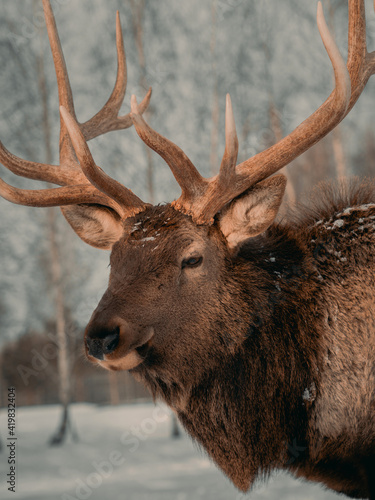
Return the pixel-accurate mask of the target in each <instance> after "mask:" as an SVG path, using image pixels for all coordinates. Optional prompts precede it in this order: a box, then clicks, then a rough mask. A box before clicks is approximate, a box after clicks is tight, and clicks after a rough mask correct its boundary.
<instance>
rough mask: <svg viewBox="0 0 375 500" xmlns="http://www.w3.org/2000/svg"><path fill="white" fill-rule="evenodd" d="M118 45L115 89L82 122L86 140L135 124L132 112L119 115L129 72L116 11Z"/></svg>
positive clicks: (144, 104)
mask: <svg viewBox="0 0 375 500" xmlns="http://www.w3.org/2000/svg"><path fill="white" fill-rule="evenodd" d="M116 47H117V76H116V83H115V86H114V88H113V91H112V93H111V95H110V97H109V99H108V101H107V102H106V103H105V104H104V106H103V107H102V109H101V110H100V111H99V112H98V113H96V115H94V116H93V117H92V118H90V120H87V121H86V122H85V123H82V124H81V130H82V132H83V135H84V137H85V139H86V141H89V140H90V139H93V138H94V137H97V136H98V135H102V134H105V133H107V132H110V131H112V130H121V129H125V128H129V127H131V126H132V125H133V122H132V119H131V117H130V113H128V114H126V115H123V116H118V113H119V111H120V108H121V105H122V102H123V100H124V97H125V92H126V84H127V72H126V56H125V49H124V40H123V36H122V29H121V21H120V14H119V12H118V11H117V13H116ZM151 92H152V90H151V87H150V88H149V89H148V92H147V94H146V96H145V97H144V98H143V100H142V102H141V103H140V105H139V109H140V113H141V114H142V113H144V111H146V109H147V107H148V105H149V103H150V99H151Z"/></svg>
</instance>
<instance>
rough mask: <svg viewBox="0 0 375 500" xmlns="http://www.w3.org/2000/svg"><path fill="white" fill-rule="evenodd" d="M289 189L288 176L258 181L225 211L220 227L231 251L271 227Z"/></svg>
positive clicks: (277, 176) (280, 175) (221, 217)
mask: <svg viewBox="0 0 375 500" xmlns="http://www.w3.org/2000/svg"><path fill="white" fill-rule="evenodd" d="M285 186H286V177H285V176H284V175H282V174H279V175H274V176H273V177H270V178H269V179H266V180H264V181H262V182H258V184H256V185H255V186H254V187H253V188H252V189H251V190H250V191H248V192H247V193H246V194H244V195H242V196H241V197H240V198H236V199H235V200H233V201H232V202H231V203H230V204H229V205H228V206H227V207H226V208H225V209H224V210H223V211H222V214H221V216H220V220H219V225H220V229H221V232H222V233H223V235H224V236H225V238H226V240H227V243H228V246H229V248H235V247H237V246H238V245H240V244H241V243H242V242H243V241H244V240H247V239H248V238H251V237H253V236H257V235H258V234H260V233H263V232H264V231H265V230H266V229H268V228H269V226H270V225H271V224H272V222H273V221H274V220H275V217H276V215H277V212H278V211H279V208H280V205H281V201H282V198H283V195H284V191H285Z"/></svg>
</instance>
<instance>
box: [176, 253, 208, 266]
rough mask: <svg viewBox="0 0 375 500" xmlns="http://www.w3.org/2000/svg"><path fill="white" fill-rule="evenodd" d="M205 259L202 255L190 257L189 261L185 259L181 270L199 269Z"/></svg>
mask: <svg viewBox="0 0 375 500" xmlns="http://www.w3.org/2000/svg"><path fill="white" fill-rule="evenodd" d="M202 260H203V257H201V256H200V255H197V256H193V257H189V258H188V259H184V260H183V261H182V264H181V268H182V269H184V267H198V266H200V265H201V264H202Z"/></svg>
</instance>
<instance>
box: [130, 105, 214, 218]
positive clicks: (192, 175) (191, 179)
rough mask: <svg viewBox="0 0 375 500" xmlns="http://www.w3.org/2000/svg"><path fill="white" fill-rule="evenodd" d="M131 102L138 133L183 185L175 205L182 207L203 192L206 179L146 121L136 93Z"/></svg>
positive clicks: (174, 145)
mask: <svg viewBox="0 0 375 500" xmlns="http://www.w3.org/2000/svg"><path fill="white" fill-rule="evenodd" d="M130 102H131V113H130V116H131V118H132V120H133V124H134V127H135V130H136V131H137V134H138V135H139V137H140V138H141V139H142V141H143V142H145V143H146V144H147V146H149V147H150V148H151V149H153V150H154V151H156V153H158V154H159V155H160V156H161V157H162V158H163V159H164V161H165V162H166V163H167V164H168V165H169V168H170V169H171V171H172V173H173V175H174V177H175V179H176V181H177V182H178V184H179V185H180V187H181V190H182V195H181V197H180V198H179V200H178V201H177V205H175V207H176V208H179V207H180V205H181V207H182V206H183V205H184V203H185V202H187V200H190V199H191V198H192V197H196V196H198V194H199V193H201V192H202V190H203V189H204V184H205V183H206V181H205V179H204V178H203V177H202V176H201V175H200V173H199V172H198V170H197V169H196V168H195V166H194V165H193V164H192V162H191V161H190V159H189V158H188V157H187V156H186V154H185V153H184V152H183V151H182V149H180V148H179V147H178V146H176V144H174V143H173V142H172V141H169V140H168V139H166V138H165V137H163V136H162V135H161V134H158V133H157V132H156V131H155V130H153V129H152V128H151V127H150V126H149V125H148V124H147V123H146V122H145V120H144V119H143V116H141V114H140V109H139V106H138V104H137V99H136V97H135V95H132V97H131V101H130ZM175 203H176V202H175Z"/></svg>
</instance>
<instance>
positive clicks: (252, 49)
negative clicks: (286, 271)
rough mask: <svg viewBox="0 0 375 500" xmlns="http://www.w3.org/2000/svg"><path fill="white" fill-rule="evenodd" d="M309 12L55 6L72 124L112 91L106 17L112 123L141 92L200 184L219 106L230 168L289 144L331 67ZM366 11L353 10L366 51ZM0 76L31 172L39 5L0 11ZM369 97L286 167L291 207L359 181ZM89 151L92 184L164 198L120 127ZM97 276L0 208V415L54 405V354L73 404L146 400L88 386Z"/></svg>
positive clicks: (374, 44)
mask: <svg viewBox="0 0 375 500" xmlns="http://www.w3.org/2000/svg"><path fill="white" fill-rule="evenodd" d="M316 3H317V2H315V1H311V0H285V1H283V2H282V3H281V2H276V0H259V1H258V0H257V1H255V0H203V1H202V0H189V1H188V2H182V1H176V0H175V1H172V0H161V1H153V2H152V1H151V0H106V1H105V2H104V0H54V1H52V5H53V8H54V12H55V17H56V20H57V26H58V29H59V34H60V38H61V41H62V46H63V50H64V54H65V59H66V62H67V66H68V70H69V75H70V81H71V84H72V89H73V93H74V98H75V106H76V111H77V116H78V119H79V120H80V121H85V120H86V119H88V118H89V117H91V116H92V115H93V114H95V113H96V111H97V110H98V109H99V108H100V107H101V106H102V105H103V104H104V102H105V101H106V99H107V98H108V96H109V94H110V92H111V90H112V87H113V83H114V80H115V75H116V51H115V11H116V10H117V9H118V10H119V11H120V15H121V20H122V26H123V31H124V40H125V49H126V55H127V67H128V90H127V95H126V96H125V100H124V105H123V108H122V110H123V113H127V112H128V111H129V109H130V107H129V104H130V96H131V94H132V93H135V94H136V96H137V98H138V101H139V100H140V99H142V98H143V96H144V95H145V93H146V91H147V89H148V87H149V86H152V88H153V95H152V99H151V105H150V108H149V111H148V112H147V114H146V119H147V120H148V121H149V123H150V124H151V125H152V126H153V127H154V128H155V129H156V130H157V131H158V132H160V133H162V134H163V135H165V136H166V137H168V138H169V139H171V140H172V141H173V142H175V143H176V144H178V145H179V146H180V147H181V148H182V149H183V150H184V151H185V152H186V154H187V155H188V156H189V157H190V159H191V160H192V161H193V163H194V164H195V165H196V166H197V167H198V168H199V169H200V171H201V173H202V174H203V175H205V176H209V175H212V174H213V173H215V172H216V169H218V167H219V165H220V159H221V155H222V154H223V151H224V105H225V94H226V93H227V92H229V93H230V95H231V98H232V103H233V107H234V113H235V117H236V124H237V131H238V135H239V141H240V152H239V160H243V159H245V158H247V157H249V156H251V155H253V154H255V153H257V152H258V151H261V150H262V149H264V148H265V147H267V146H269V145H271V144H272V143H274V142H275V141H276V140H277V139H278V138H280V137H282V136H283V135H286V134H288V133H289V132H290V131H291V130H292V129H293V128H294V127H295V126H297V125H298V124H299V123H300V122H301V121H302V120H303V119H304V118H306V117H307V116H308V115H309V114H310V113H311V112H312V111H314V110H315V109H316V108H317V107H318V106H319V105H320V104H321V103H322V102H323V101H324V100H325V99H326V97H327V96H328V95H329V93H330V92H331V90H332V78H333V76H332V70H331V66H330V62H329V59H328V56H327V55H326V52H325V50H324V48H323V44H322V42H321V40H320V37H319V33H318V29H317V27H316V22H315V16H316ZM372 3H373V2H372V1H371V0H366V8H367V17H368V35H369V37H368V45H369V48H370V49H372V50H373V49H374V48H375V15H374V14H373V9H372ZM323 7H324V9H325V13H326V18H327V21H328V22H329V23H330V24H331V27H332V29H333V31H334V33H335V37H336V40H337V43H338V45H339V47H340V50H341V53H342V54H343V55H344V56H345V57H346V47H347V39H346V37H347V2H346V0H323ZM0 67H1V72H0V102H1V106H0V138H1V141H2V142H3V143H4V145H5V146H6V147H7V148H8V149H9V150H10V151H12V152H13V153H14V154H16V155H18V156H21V157H23V158H26V159H29V160H33V161H40V162H43V161H46V160H47V158H48V155H49V154H50V152H49V142H48V138H47V137H46V132H45V131H46V124H47V127H48V129H49V130H50V132H51V147H52V155H53V158H52V161H53V162H57V161H58V133H59V128H58V127H59V116H58V105H57V103H58V101H57V90H56V81H55V73H54V68H53V62H52V58H51V54H50V49H49V44H48V38H47V33H46V30H45V27H44V18H43V14H42V7H41V1H39V0H28V1H25V0H12V2H10V1H7V0H0ZM374 98H375V80H370V82H369V83H368V85H367V88H366V89H365V91H364V93H363V95H362V96H361V98H360V100H359V102H358V103H357V104H356V106H355V108H354V109H353V111H352V112H351V113H350V114H349V116H348V117H347V118H346V119H345V121H344V122H343V123H342V124H341V125H340V127H339V128H338V129H336V131H334V132H333V133H331V134H330V135H329V136H328V137H327V138H326V139H325V140H323V141H322V142H321V143H320V144H318V145H317V146H315V147H314V148H313V149H312V150H310V151H309V152H307V153H305V154H304V155H302V156H301V157H300V158H298V159H297V160H296V161H295V162H293V164H292V165H290V166H289V167H288V171H287V175H288V177H289V186H290V188H289V191H288V202H289V203H290V204H293V203H294V202H295V200H297V201H298V200H299V199H302V198H305V197H306V193H308V192H309V191H310V189H311V188H312V187H313V186H314V185H316V184H317V183H318V182H320V181H322V180H325V179H334V178H337V177H340V176H342V175H357V176H360V177H365V176H370V177H373V176H374V173H375V125H374V123H375V116H374ZM46 110H47V113H45V111H46ZM46 119H47V122H46ZM90 148H91V151H92V153H93V156H94V158H95V160H96V162H97V163H98V164H99V165H101V166H102V167H103V168H104V169H105V170H106V172H107V173H109V174H110V175H111V176H113V177H115V178H116V179H118V180H120V181H121V182H123V183H124V184H126V186H127V187H129V188H131V189H132V190H133V191H134V192H135V193H136V194H137V195H138V196H140V197H141V198H142V199H144V200H145V201H150V202H153V203H162V202H166V201H170V200H172V199H173V198H174V197H176V196H178V193H179V188H178V186H177V185H176V183H175V181H174V178H173V176H172V174H171V172H170V170H169V168H168V167H167V166H166V165H165V164H164V162H163V161H162V160H161V159H160V158H159V157H158V156H157V155H156V154H154V153H153V152H152V153H150V152H149V151H147V150H146V149H145V147H144V145H143V143H142V142H141V141H140V139H139V138H138V136H137V134H136V133H135V131H134V129H133V128H131V129H128V130H125V131H120V132H113V133H110V134H106V135H105V136H103V137H100V138H98V139H96V140H93V141H91V142H90ZM0 170H1V173H0V175H1V177H2V178H3V179H4V180H6V181H7V182H9V183H10V184H14V185H17V186H18V187H23V188H34V189H35V188H38V187H40V183H35V182H33V181H30V180H26V179H22V178H15V176H14V175H12V174H11V173H10V172H8V171H7V170H6V169H5V168H3V167H2V166H0ZM108 261H109V254H108V252H104V251H100V250H95V249H93V248H91V247H89V246H88V245H85V244H84V243H83V242H82V241H81V240H80V239H79V238H78V237H77V236H76V235H75V234H74V233H73V232H72V231H71V229H70V228H69V227H68V224H67V223H66V221H65V219H64V218H63V217H62V215H61V214H60V212H59V210H58V209H56V210H52V211H51V210H49V209H48V210H46V209H37V208H26V207H22V206H16V205H12V204H10V203H8V202H6V201H5V200H3V199H0V361H1V362H0V408H1V407H3V406H4V405H5V402H6V395H7V387H9V386H10V385H15V386H16V388H17V393H18V398H19V400H18V403H19V404H20V405H33V404H46V403H58V402H59V401H61V398H64V397H66V396H64V387H63V388H62V387H61V384H62V383H61V377H60V375H61V367H60V372H59V363H58V359H59V356H60V357H61V351H62V352H63V356H65V359H66V362H67V363H68V366H69V374H70V377H69V378H70V380H69V384H70V387H69V390H68V392H69V394H70V399H71V400H72V401H74V402H95V403H108V402H110V403H112V404H115V403H121V402H129V401H134V400H138V399H142V400H145V399H148V394H147V393H146V392H145V391H144V390H143V389H142V388H141V387H139V386H138V385H137V384H135V383H134V381H133V380H132V379H131V377H129V375H128V374H126V373H124V374H111V375H110V374H108V373H107V372H104V371H103V372H98V371H97V370H94V369H93V368H92V367H90V366H88V364H87V363H86V362H85V360H84V359H83V356H82V334H83V329H84V327H85V324H86V323H87V321H88V319H89V317H90V315H91V313H92V311H93V310H94V308H95V307H96V304H97V303H98V301H99V299H100V297H101V295H102V294H103V292H104V290H105V288H106V282H107V279H108V268H107V266H108ZM56 264H57V267H56ZM59 328H60V338H59V337H58V335H57V333H56V332H57V331H58V330H59ZM61 328H62V331H63V334H64V335H65V344H64V341H62V340H61ZM65 393H66V387H65ZM0 416H1V414H0ZM30 418H33V417H30ZM52 430H53V429H51V433H52ZM0 435H1V432H0ZM215 481H216V480H215ZM203 497H204V498H208V496H207V495H206V496H204V495H202V498H203ZM20 498H22V497H20ZM37 498H42V497H41V496H40V494H39V496H38V497H37ZM46 498H47V497H46ZM48 498H50V497H48ZM129 498H130V497H129ZM137 498H141V497H137ZM145 498H146V497H145ZM150 498H156V497H150ZM163 498H166V497H165V496H164V497H163ZM171 498H172V497H171ZM173 498H174V497H173ZM176 498H177V497H176ZM178 498H180V497H178ZM181 498H184V497H181ZM196 498H200V497H199V496H196ZM215 498H219V497H218V496H216V497H215ZM223 498H224V497H223ZM225 498H226V497H225ZM228 498H232V497H229V496H228ZM233 498H235V496H233ZM254 498H256V497H254ZM275 498H276V497H275ZM277 498H281V496H278V497H277ZM285 498H289V497H285ZM290 498H294V497H290ZM295 498H300V497H299V496H296V497H295ZM314 498H317V496H314ZM322 498H323V497H322ZM324 498H328V496H327V497H324Z"/></svg>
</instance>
